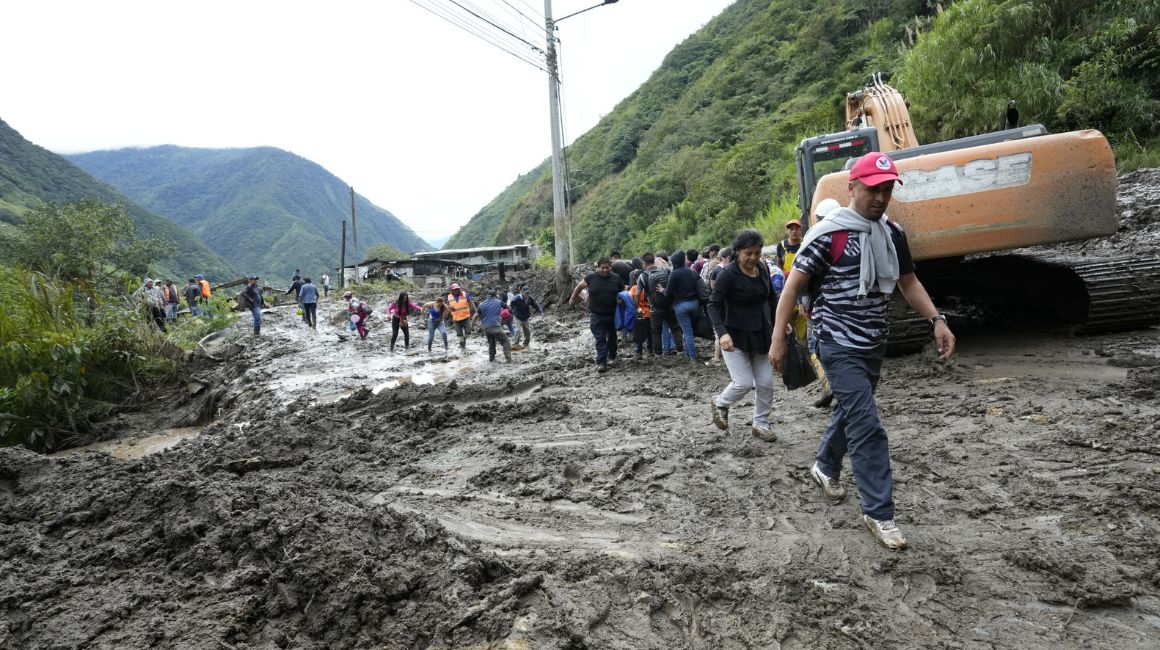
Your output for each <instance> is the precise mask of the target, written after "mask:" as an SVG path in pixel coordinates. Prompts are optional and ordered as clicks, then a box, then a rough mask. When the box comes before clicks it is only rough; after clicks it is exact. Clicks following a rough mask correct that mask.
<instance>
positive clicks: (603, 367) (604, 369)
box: [596, 363, 608, 372]
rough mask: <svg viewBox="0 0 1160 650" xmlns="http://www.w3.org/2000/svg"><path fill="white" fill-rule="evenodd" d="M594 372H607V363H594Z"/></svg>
mask: <svg viewBox="0 0 1160 650" xmlns="http://www.w3.org/2000/svg"><path fill="white" fill-rule="evenodd" d="M596 372H608V364H606V363H598V364H596Z"/></svg>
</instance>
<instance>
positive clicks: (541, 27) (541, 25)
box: [500, 0, 548, 33]
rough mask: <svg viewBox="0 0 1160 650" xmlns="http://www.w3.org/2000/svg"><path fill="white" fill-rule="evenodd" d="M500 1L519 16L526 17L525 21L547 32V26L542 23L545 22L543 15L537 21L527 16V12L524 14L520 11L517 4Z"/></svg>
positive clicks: (505, 0) (506, 0) (504, 0)
mask: <svg viewBox="0 0 1160 650" xmlns="http://www.w3.org/2000/svg"><path fill="white" fill-rule="evenodd" d="M500 2H502V3H504V4H505V5H507V6H508V7H510V8H511V10H512V11H514V12H516V13H517V14H519V15H520V16H523V17H524V18H526V19H527V21H528V22H529V23H531V24H533V25H535V26H536V27H538V28H540V29H541V30H543V31H544V33H547V32H548V30H547V28H546V27H545V26H544V24H545V23H546V22H547V21H546V20H544V17H543V16H540V20H538V21H537V20H536V19H534V18H532V17H531V16H528V15H527V14H525V13H524V12H522V11H520V8H519V7H517V6H515V5H513V4H512V3H510V2H508V0H500Z"/></svg>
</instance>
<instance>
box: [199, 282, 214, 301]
mask: <svg viewBox="0 0 1160 650" xmlns="http://www.w3.org/2000/svg"><path fill="white" fill-rule="evenodd" d="M197 284H198V285H199V286H201V297H202V298H209V297H210V296H212V295H213V291H211V290H210V288H209V282H207V281H205V280H200V281H198V283H197Z"/></svg>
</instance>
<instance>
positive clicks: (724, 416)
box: [709, 397, 729, 431]
mask: <svg viewBox="0 0 1160 650" xmlns="http://www.w3.org/2000/svg"><path fill="white" fill-rule="evenodd" d="M709 408H711V409H713V424H715V425H717V428H718V429H720V430H722V431H725V430H726V429H728V428H729V407H728V406H717V398H715V397H714V398H713V399H711V400H709Z"/></svg>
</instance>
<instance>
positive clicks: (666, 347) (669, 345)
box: [661, 321, 677, 352]
mask: <svg viewBox="0 0 1160 650" xmlns="http://www.w3.org/2000/svg"><path fill="white" fill-rule="evenodd" d="M676 347H677V346H676V344H675V343H674V342H673V332H672V330H670V329H669V324H668V322H667V321H662V323H661V350H662V351H664V352H672V351H673V350H674V349H675V348H676Z"/></svg>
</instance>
